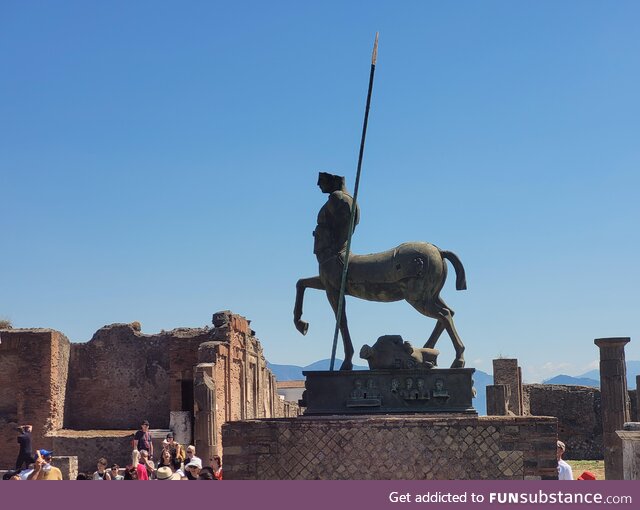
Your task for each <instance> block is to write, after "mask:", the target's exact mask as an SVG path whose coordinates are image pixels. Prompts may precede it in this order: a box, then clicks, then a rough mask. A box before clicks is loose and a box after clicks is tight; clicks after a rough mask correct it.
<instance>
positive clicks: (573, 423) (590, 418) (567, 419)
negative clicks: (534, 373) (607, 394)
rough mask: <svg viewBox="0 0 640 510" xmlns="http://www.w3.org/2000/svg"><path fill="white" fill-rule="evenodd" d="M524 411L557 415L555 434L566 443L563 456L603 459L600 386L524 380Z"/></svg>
mask: <svg viewBox="0 0 640 510" xmlns="http://www.w3.org/2000/svg"><path fill="white" fill-rule="evenodd" d="M523 392H524V393H525V395H526V398H525V399H524V400H525V402H527V404H528V407H527V408H526V409H525V414H529V415H533V416H556V417H557V418H558V437H559V438H560V440H562V441H563V442H564V443H565V444H566V445H567V451H566V452H565V454H564V458H565V459H570V460H587V459H602V458H603V446H602V408H601V403H600V390H599V389H598V388H591V387H588V386H567V385H563V384H525V385H524V388H523Z"/></svg>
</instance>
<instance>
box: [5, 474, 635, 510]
mask: <svg viewBox="0 0 640 510" xmlns="http://www.w3.org/2000/svg"><path fill="white" fill-rule="evenodd" d="M0 494H1V501H2V507H3V508H28V507H30V506H32V505H33V506H39V505H40V504H42V505H46V506H47V507H52V508H54V509H60V510H75V509H83V510H85V509H87V508H91V510H102V509H105V510H106V509H108V510H114V509H116V508H136V507H139V506H140V505H143V506H144V508H158V507H162V508H185V505H186V507H188V508H208V507H216V506H218V505H225V506H226V508H229V509H234V510H235V509H245V508H246V509H251V510H257V509H260V508H276V509H278V510H287V509H292V510H293V509H295V510H301V509H303V510H316V509H317V510H327V509H331V508H335V509H347V508H353V509H356V508H358V509H359V508H365V509H367V510H372V509H373V510H376V509H403V510H404V509H406V510H408V509H416V508H430V509H438V510H441V509H446V508H454V509H460V508H463V509H465V508H469V509H475V510H481V509H485V508H487V509H498V508H499V509H506V510H509V509H529V508H538V509H539V508H543V509H556V508H571V509H581V508H591V509H593V508H596V507H599V506H601V505H606V506H609V507H612V506H615V507H619V508H638V507H639V505H640V483H638V482H637V481H595V482H586V481H574V482H566V481H565V482H559V481H429V480H424V481H388V480H379V481H223V482H222V483H216V484H215V485H211V484H207V483H204V482H202V483H198V484H190V485H189V486H188V487H187V486H185V485H184V484H183V485H179V486H176V485H175V484H158V483H153V485H151V486H146V487H145V486H140V485H139V484H133V483H118V484H97V483H91V484H89V483H88V482H84V483H80V482H76V481H63V482H62V483H56V484H51V483H42V482H40V483H29V484H28V485H27V484H25V483H17V482H6V483H5V482H2V483H1V485H0ZM407 494H408V495H409V496H408V497H407V496H406V495H407ZM594 495H597V497H596V496H594ZM401 496H404V497H401ZM453 496H457V498H458V499H460V500H462V501H465V502H450V501H449V500H451V499H455V498H454V497H453ZM424 497H428V498H432V499H431V501H427V502H424V501H417V500H419V499H421V498H424ZM514 497H515V498H518V501H519V502H518V503H514V502H513V498H514ZM536 497H537V502H536V503H526V502H525V498H536ZM433 498H435V500H433ZM509 498H512V499H511V502H509V501H510V500H509ZM545 498H546V503H544V502H542V501H541V500H542V499H545ZM554 498H555V499H556V500H561V501H562V502H554ZM580 498H581V499H582V500H583V502H582V503H569V501H570V500H572V501H575V500H576V499H580ZM611 498H614V500H612V499H611ZM623 498H626V500H625V499H623ZM394 499H396V500H397V501H395V502H394V501H392V500H394ZM403 499H404V501H402V500H403ZM472 499H474V500H475V502H474V501H472ZM480 500H482V502H480ZM598 500H600V501H601V502H600V503H598ZM615 500H617V501H618V502H617V503H616V502H614V501H615ZM505 501H507V502H505ZM589 501H593V502H592V503H589ZM38 502H41V503H38ZM25 505H26V507H25Z"/></svg>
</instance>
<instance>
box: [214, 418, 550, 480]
mask: <svg viewBox="0 0 640 510" xmlns="http://www.w3.org/2000/svg"><path fill="white" fill-rule="evenodd" d="M222 434H223V436H222V441H223V445H224V463H225V479H228V480H233V479H236V480H240V479H242V480H249V479H259V480H292V479H307V480H315V479H319V480H324V479H327V480H362V479H365V480H366V479H375V480H389V479H399V480H424V479H427V480H436V479H437V480H463V479H472V480H473V479H514V480H515V479H520V480H521V479H524V478H532V477H533V478H536V477H542V478H554V477H557V471H556V467H557V461H556V440H557V420H556V418H551V417H520V416H517V417H515V416H514V417H507V416H505V417H492V416H489V417H474V418H470V417H450V416H449V417H447V416H441V417H432V416H429V417H425V416H416V415H411V416H408V415H395V416H391V415H389V416H376V417H365V416H362V417H361V416H357V417H356V416H343V417H336V416H331V417H300V418H294V419H264V420H252V421H243V422H229V423H226V424H225V425H224V426H223V428H222Z"/></svg>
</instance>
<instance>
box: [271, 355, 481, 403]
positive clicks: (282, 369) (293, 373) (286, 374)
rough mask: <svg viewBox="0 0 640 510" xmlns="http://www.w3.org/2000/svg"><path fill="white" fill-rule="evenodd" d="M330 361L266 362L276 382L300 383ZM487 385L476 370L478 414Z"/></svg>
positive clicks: (474, 377) (474, 376)
mask: <svg viewBox="0 0 640 510" xmlns="http://www.w3.org/2000/svg"><path fill="white" fill-rule="evenodd" d="M330 364H331V360H329V359H323V360H320V361H316V362H315V363H311V364H310V365H307V366H306V367H300V366H297V365H276V364H273V363H269V362H267V367H268V368H269V370H271V372H273V374H274V375H275V376H276V379H277V380H278V381H301V380H303V379H304V376H303V375H302V371H303V370H329V365H330ZM341 364H342V360H341V359H336V363H335V367H336V368H339V367H340V365H341ZM353 368H354V369H355V370H369V367H364V366H361V365H354V366H353ZM489 384H493V376H492V375H489V374H487V373H486V372H483V371H482V370H476V371H475V373H474V374H473V385H474V387H475V389H476V392H477V394H476V398H475V399H474V400H473V407H475V408H476V411H478V414H480V415H485V414H487V390H486V387H487V385H489Z"/></svg>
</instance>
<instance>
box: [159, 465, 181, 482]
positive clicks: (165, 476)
mask: <svg viewBox="0 0 640 510" xmlns="http://www.w3.org/2000/svg"><path fill="white" fill-rule="evenodd" d="M156 480H182V478H181V477H180V475H179V474H178V473H174V472H173V471H171V468H170V467H168V466H162V467H159V468H158V469H157V471H156Z"/></svg>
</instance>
